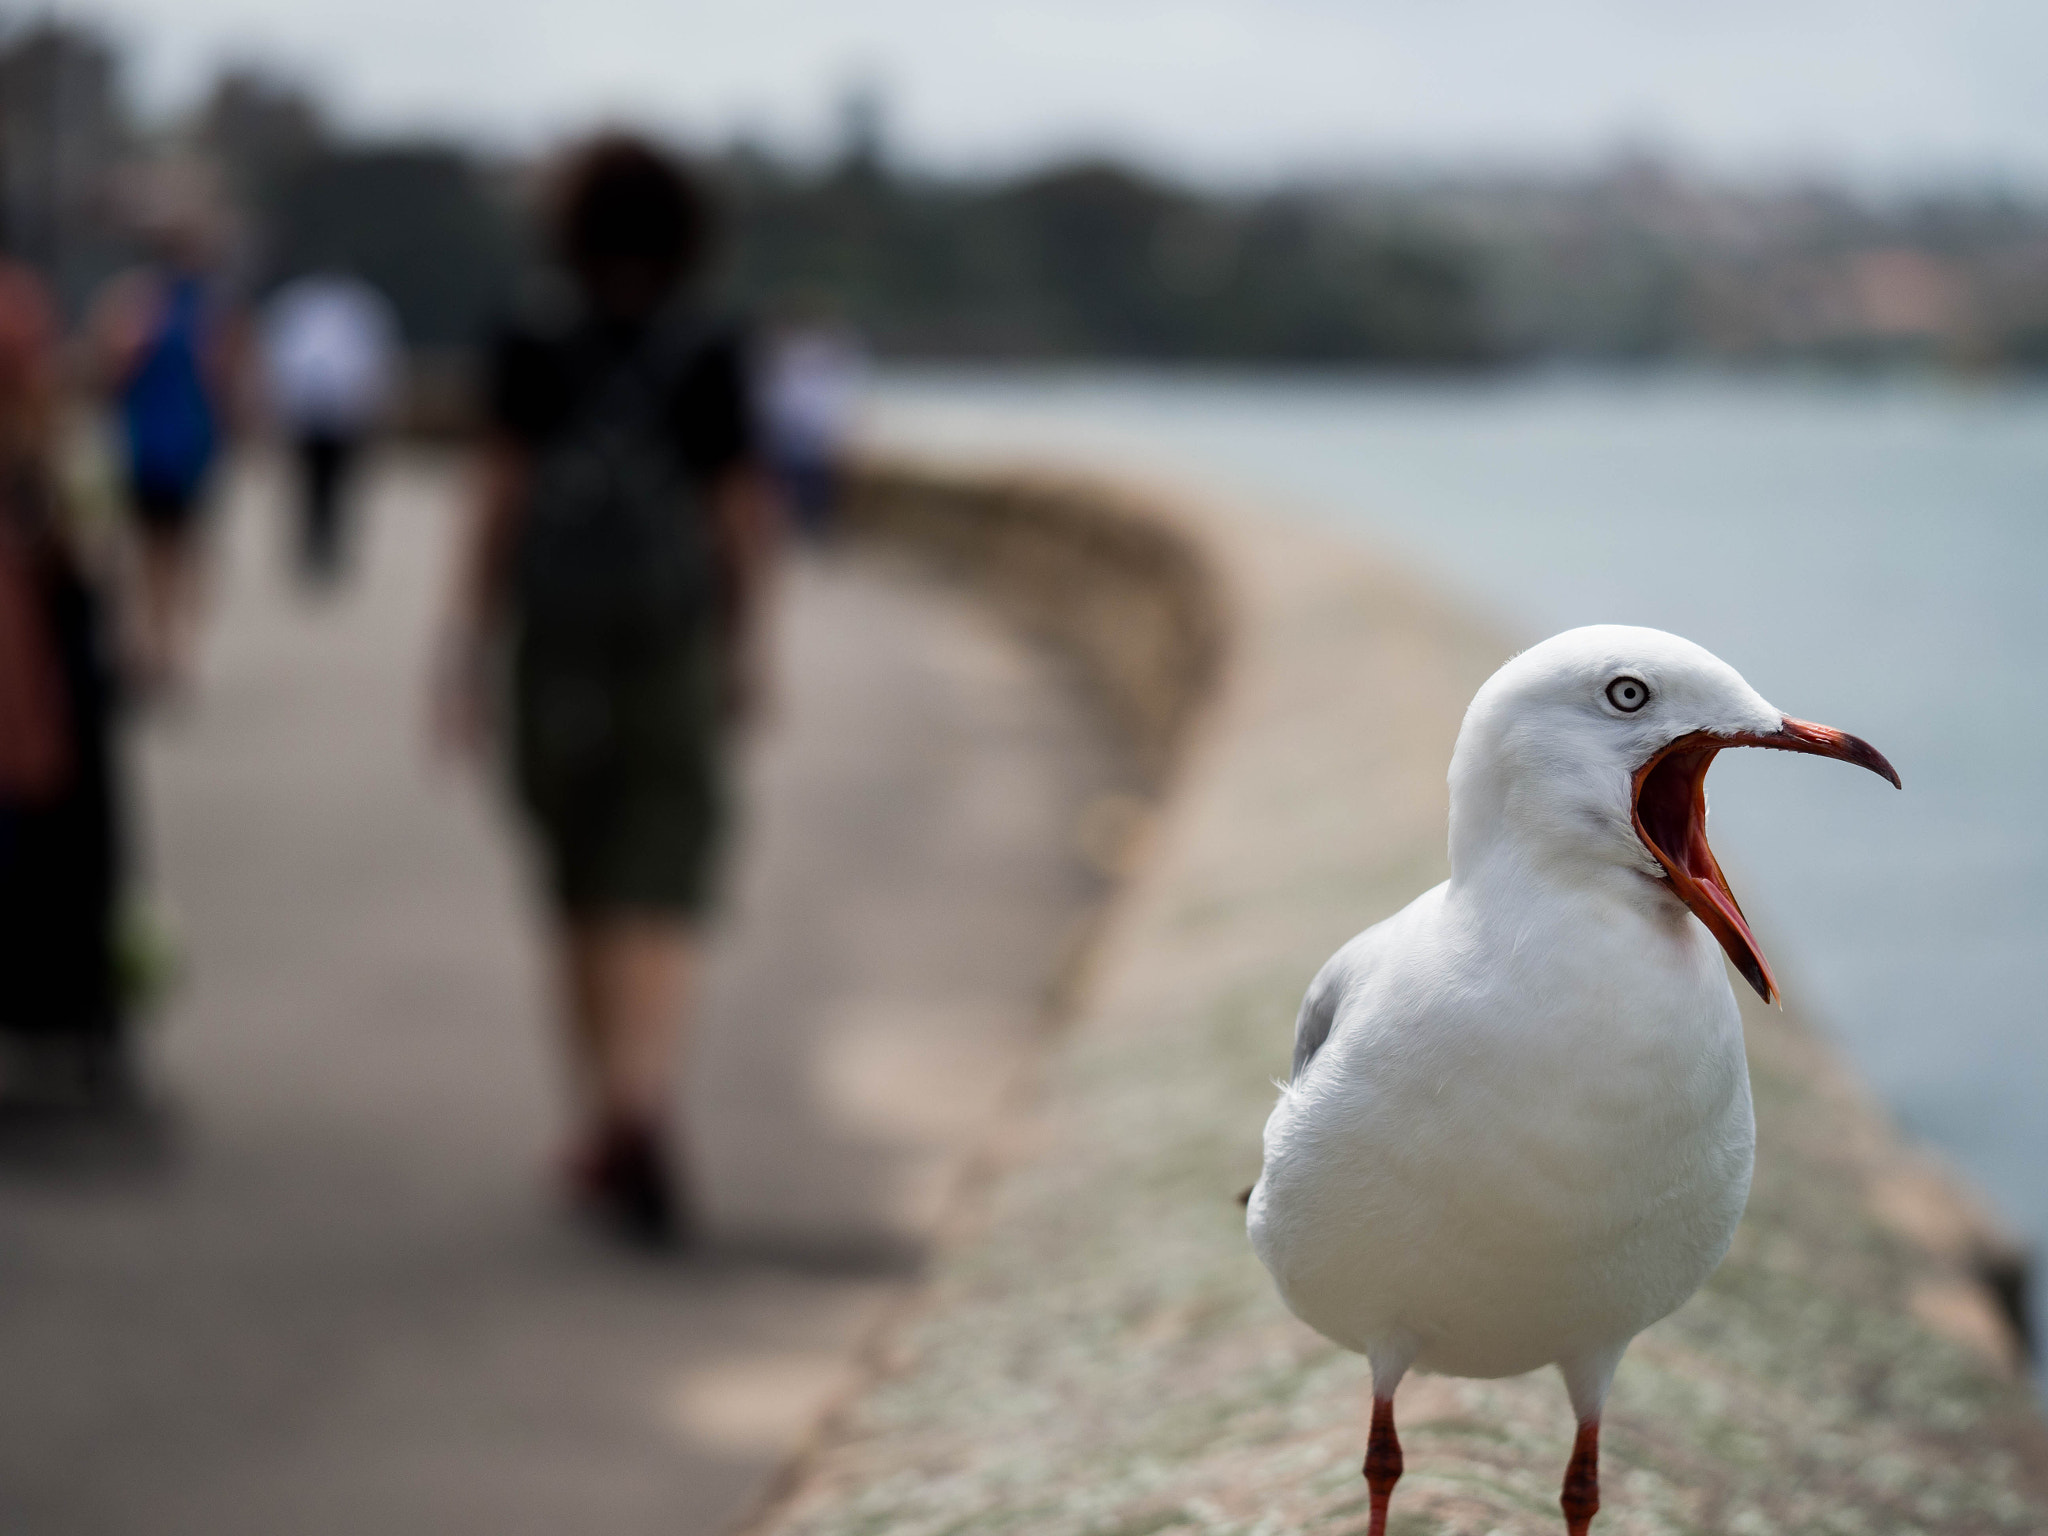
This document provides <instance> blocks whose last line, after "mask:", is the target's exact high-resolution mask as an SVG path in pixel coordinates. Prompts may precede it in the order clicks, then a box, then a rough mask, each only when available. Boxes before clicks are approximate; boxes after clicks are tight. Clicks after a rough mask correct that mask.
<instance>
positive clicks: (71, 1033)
mask: <svg viewBox="0 0 2048 1536" xmlns="http://www.w3.org/2000/svg"><path fill="white" fill-rule="evenodd" d="M54 344H55V325H54V322H53V319H52V317H51V313H50V308H49V305H48V303H47V301H46V299H45V297H44V295H43V292H42V289H41V286H40V284H39V283H38V282H37V280H36V279H35V278H34V277H33V276H32V275H30V274H29V273H28V272H27V271H26V270H25V269H22V268H19V267H13V266H9V265H5V264H0V1035H4V1036H5V1037H6V1040H7V1042H8V1044H9V1045H10V1047H12V1049H11V1050H10V1052H9V1056H10V1062H9V1065H10V1067H12V1068H13V1071H12V1072H11V1073H10V1078H11V1079H12V1081H10V1082H9V1084H8V1086H9V1088H10V1089H13V1090H15V1091H20V1090H21V1089H22V1088H23V1087H24V1086H27V1087H28V1088H29V1089H30V1090H31V1091H35V1092H38V1093H44V1094H47V1093H49V1092H52V1091H55V1092H57V1093H59V1094H61V1095H63V1096H67V1097H76V1096H79V1095H83V1096H84V1097H85V1098H86V1099H88V1100H96V1099H101V1098H105V1097H109V1096H112V1095H115V1094H117V1093H118V1091H119V1090H120V1089H122V1088H123V1087H125V1086H126V1083H127V1060H126V1054H125V1041H124V1039H123V1033H122V1010H121V999H120V992H119V986H118V983H117V975H116V963H115V921H116V910H117V895H118V892H119V885H120V837H119V827H118V821H117V817H116V815H115V805H116V801H115V794H114V787H115V786H114V762H113V749H112V730H111V721H112V715H113V702H114V700H113V688H112V680H111V675H110V670H109V667H108V665H107V662H106V656H105V653H104V648H103V646H102V644H101V625H100V614H99V609H98V604H97V601H96V597H95V594H94V592H93V589H92V588H91V586H90V585H89V584H88V583H87V581H86V580H85V578H84V576H83V574H82V572H81V570H80V568H79V565H78V563H77V562H76V560H75V559H74V558H73V557H72V554H71V550H70V548H69V546H68V544H67V542H66V538H65V529H64V527H63V519H62V517H61V514H60V507H59V505H58V492H57V475H56V472H55V464H54V458H55V452H56V449H55V422H54V409H55V407H54V400H53V398H52V395H53V389H52V371H53V366H52V360H53V353H54ZM24 1077H26V1078H28V1079H29V1081H28V1082H27V1083H26V1084H24V1083H23V1081H21V1079H23V1078H24Z"/></svg>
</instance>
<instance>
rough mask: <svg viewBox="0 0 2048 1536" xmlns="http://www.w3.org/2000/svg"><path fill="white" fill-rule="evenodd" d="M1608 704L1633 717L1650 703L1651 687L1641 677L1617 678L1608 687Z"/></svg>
mask: <svg viewBox="0 0 2048 1536" xmlns="http://www.w3.org/2000/svg"><path fill="white" fill-rule="evenodd" d="M1607 702H1608V703H1610V704H1612V705H1613V706H1614V707H1615V708H1616V709H1618V710H1620V711H1621V712H1622V713H1623V714H1624V715H1632V714H1634V713H1635V712H1636V711H1637V710H1639V709H1641V708H1642V707H1643V706H1644V705H1645V704H1647V703H1649V702H1650V685H1649V684H1648V683H1645V682H1644V681H1643V680H1642V679H1641V678H1639V677H1617V678H1616V679H1615V680H1614V681H1613V682H1611V683H1609V684H1608V685H1607Z"/></svg>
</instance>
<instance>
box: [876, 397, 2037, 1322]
mask: <svg viewBox="0 0 2048 1536" xmlns="http://www.w3.org/2000/svg"><path fill="white" fill-rule="evenodd" d="M874 417H875V426H876V429H877V432H878V434H879V435H880V436H881V437H882V438H883V439H884V440H886V441H892V442H900V443H903V444H906V445H916V446H921V447H924V448H927V449H932V448H936V449H946V450H966V451H994V452H998V453H1010V454H1015V453H1041V452H1055V453H1058V454H1060V455H1062V456H1064V457H1066V458H1068V459H1070V460H1073V459H1080V460H1084V461H1097V462H1105V463H1110V464H1114V465H1117V466H1119V467H1124V468H1130V467H1138V468H1146V467H1150V468H1154V469H1157V470H1159V471H1162V472H1164V473H1166V474H1167V475H1170V476H1171V477H1173V478H1174V479H1176V480H1179V481H1181V482H1183V483H1189V482H1194V483H1198V484H1203V485H1205V486H1206V487H1208V488H1210V489H1213V490H1216V491H1220V492H1223V493H1226V494H1243V495H1246V496H1249V497H1252V498H1255V499H1257V500H1259V501H1261V502H1263V503H1265V504H1267V505H1277V506H1280V507H1282V508H1284V509H1286V510H1288V511H1290V512H1291V513H1292V514H1294V515H1298V516H1301V517H1306V518H1312V519H1315V520H1317V521H1319V522H1321V523H1323V524H1325V525H1327V526H1329V527H1332V528H1335V529H1338V530H1341V531H1344V532H1347V533H1353V534H1357V535H1359V536H1362V537H1363V538H1364V539H1366V540H1369V541H1370V542H1371V543H1372V544H1373V545H1374V546H1376V547H1378V548H1381V549H1387V550H1391V551H1393V552H1395V553H1396V554H1398V555H1400V556H1402V557H1403V558H1405V559H1406V560H1407V561H1408V562H1409V563H1410V564H1411V565H1412V566H1413V567H1415V568H1416V569H1418V570H1419V571H1421V572H1422V573H1424V574H1425V575H1427V576H1429V577H1431V578H1432V579H1434V580H1435V581H1436V582H1437V583H1438V584H1439V585H1440V586H1441V587H1442V588H1443V589H1444V590H1445V591H1446V592H1447V593H1449V594H1451V595H1452V596H1454V597H1457V598H1459V599H1462V600H1463V601H1465V602H1466V603H1467V604H1468V605H1470V606H1472V607H1474V608H1475V609H1477V610H1478V611H1480V612H1482V613H1484V614H1486V615H1488V616H1490V617H1491V618H1493V619H1494V621H1495V622H1496V623H1497V624H1499V625H1500V627H1501V628H1502V629H1503V631H1504V633H1506V634H1508V635H1509V636H1511V637H1514V638H1515V639H1516V640H1517V641H1518V642H1526V641H1530V640H1535V639H1540V638H1541V637H1542V636H1544V635H1546V634H1550V633H1553V632H1555V631H1557V630H1561V629H1565V628H1569V627H1571V626H1573V625H1577V624H1587V623H1596V622H1613V623H1629V624H1648V625H1654V626H1656V627H1657V628H1660V629H1668V630H1672V631H1675V632H1677V633H1679V634H1682V635H1685V636H1687V637H1689V638H1691V639H1693V640H1696V641H1698V642H1699V643H1700V644H1702V645H1704V646H1706V647H1707V648H1708V649H1709V650H1712V651H1714V652H1716V653H1718V654H1719V655H1720V656H1722V657H1723V658H1725V659H1726V660H1727V661H1729V662H1730V663H1732V664H1733V665H1734V666H1735V667H1736V668H1738V669H1739V670H1740V671H1741V672H1742V673H1743V674H1744V675H1745V676H1746V677H1747V678H1748V679H1749V680H1750V682H1751V683H1753V684H1754V685H1755V686H1756V687H1757V688H1758V689H1759V691H1761V692H1762V693H1763V695H1764V696H1765V697H1766V698H1768V699H1770V700H1771V701H1772V703H1774V704H1776V705H1777V706H1778V707H1779V708H1781V709H1783V710H1786V711H1787V712H1788V713H1791V714H1795V715H1800V716H1803V717H1805V718H1807V719H1811V720H1820V721H1824V722H1826V723H1827V724H1830V725H1837V726H1840V727H1842V728H1843V729H1845V730H1849V731H1853V732H1855V733H1856V734H1857V735H1860V736H1864V737H1866V738H1868V739H1869V740H1870V741H1871V742H1873V743H1875V744H1876V745H1877V746H1878V747H1879V748H1880V749H1881V750H1882V751H1884V752H1885V754H1886V755H1887V756H1889V757H1890V758H1891V760H1892V762H1893V763H1894V764H1895V765H1896V766H1897V767H1898V769H1899V772H1900V774H1901V776H1902V777H1903V778H1904V780H1905V784H1906V793H1904V794H1903V795H1901V794H1898V793H1896V792H1894V791H1893V790H1892V789H1891V788H1890V787H1889V786H1888V785H1886V784H1884V783H1882V782H1881V781H1879V780H1878V779H1877V778H1875V777H1874V776H1872V775H1869V774H1865V773H1861V772H1857V771H1855V770H1853V769H1850V768H1848V767H1846V766H1845V765H1841V764H1835V763H1829V762H1826V761H1824V760H1821V759H1815V758H1797V757H1791V756H1789V755H1786V754H1781V753H1766V752H1737V753H1730V754H1727V755H1725V756H1723V757H1722V758H1721V759H1720V762H1719V763H1718V764H1717V765H1716V767H1715V769H1714V775H1713V779H1712V788H1713V794H1714V843H1715V848H1716V850H1717V851H1718V852H1719V853H1720V855H1721V858H1722V862H1723V864H1724V866H1725V867H1727V868H1728V869H1729V871H1730V877H1731V880H1732V881H1733V882H1734V885H1735V888H1736V890H1737V892H1738V894H1739V895H1740V896H1741V897H1742V900H1743V904H1744V906H1745V907H1746V908H1747V909H1748V911H1749V913H1750V915H1751V917H1752V919H1754V920H1755V921H1756V926H1757V928H1758V930H1759V936H1760V937H1761V938H1762V940H1763V942H1764V948H1765V951H1766V953H1768V954H1770V955H1771V956H1772V961H1773V964H1774V966H1775V967H1776V969H1777V970H1778V973H1779V977H1780V979H1781V982H1782V983H1783V985H1784V986H1785V989H1786V991H1787V992H1788V993H1789V994H1790V995H1791V996H1793V997H1794V998H1795V999H1796V1000H1797V1001H1798V1002H1799V1003H1800V1004H1801V1006H1802V1008H1803V1010H1804V1011H1806V1012H1808V1013H1809V1014H1812V1015H1815V1016H1818V1017H1819V1018H1821V1019H1823V1020H1824V1021H1826V1022H1827V1024H1828V1025H1829V1026H1830V1027H1831V1028H1832V1029H1833V1030H1834V1031H1835V1033H1836V1034H1837V1035H1838V1037H1839V1038H1840V1039H1841V1040H1842V1041H1843V1042H1844V1044H1845V1046H1846V1048H1847V1049H1848V1051H1849V1052H1850V1054H1851V1055H1852V1057H1853V1058H1854V1060H1855V1061H1856V1063H1857V1065H1858V1066H1859V1067H1860V1068H1861V1070H1862V1071H1863V1073H1864V1074H1865V1075H1866V1077H1867V1078H1868V1079H1869V1080H1870V1081H1871V1082H1872V1083H1873V1084H1874V1085H1875V1086H1876V1088H1877V1090H1878V1092H1879V1093H1881V1094H1882V1095H1883V1097H1884V1098H1885V1099H1886V1100H1887V1101H1888V1102H1889V1103H1890V1105H1891V1106H1892V1108H1893V1110H1894V1112H1895V1113H1896V1115H1897V1117H1898V1118H1899V1119H1900V1120H1901V1121H1902V1122H1903V1123H1904V1124H1905V1126H1906V1127H1907V1128H1908V1129H1909V1130H1911V1131H1912V1132H1914V1133H1915V1134H1917V1135H1919V1136H1920V1137H1922V1138H1924V1139H1925V1140H1927V1141H1929V1142H1931V1143H1933V1144H1934V1145H1936V1146H1937V1147H1939V1148H1941V1149H1943V1150H1944V1151H1945V1152H1946V1153H1947V1154H1948V1155H1949V1157H1950V1158H1951V1159H1952V1160H1953V1161H1954V1162H1956V1163H1957V1164H1959V1165H1960V1166H1961V1167H1963V1168H1964V1169H1965V1170H1966V1171H1967V1172H1968V1173H1969V1174H1970V1175H1971V1176H1972V1177H1973V1178H1974V1179H1975V1180H1976V1182H1977V1183H1978V1185H1979V1187H1980V1188H1982V1189H1984V1190H1985V1191H1986V1192H1988V1193H1989V1195H1990V1196H1991V1198H1992V1199H1993V1201H1994V1202H1995V1203H1996V1205H1997V1206H1998V1207H1999V1208H2000V1210H2001V1211H2002V1212H2003V1214H2004V1215H2005V1217H2006V1218H2007V1219H2008V1220H2009V1221H2010V1222H2011V1223H2012V1224H2013V1225H2014V1226H2015V1227H2016V1228H2017V1229H2019V1230H2020V1231H2021V1232H2022V1233H2023V1234H2024V1235H2025V1236H2026V1237H2027V1238H2028V1239H2029V1240H2031V1241H2032V1242H2033V1243H2034V1245H2035V1246H2036V1250H2037V1252H2040V1251H2042V1250H2044V1249H2048V1008H2044V997H2048V389H2041V388H2032V387H2020V386H1966V385H1960V384H1951V383H1942V382H1938V381H1927V380H1897V379H1894V380H1883V381H1873V382H1851V381H1843V380H1840V379H1828V378H1801V377H1771V376H1763V377H1755V376H1735V377H1729V376H1719V375H1697V374H1669V375H1660V374H1642V375H1622V376H1617V375H1586V374H1568V373H1560V374H1538V375H1529V376H1521V377H1515V378H1509V379H1504V380H1491V381H1483V382H1472V381H1458V382H1443V383H1426V382H1425V383H1417V382H1412V381H1411V382H1394V381H1388V380H1381V379H1370V378H1356V377H1345V376H1330V375H1322V376H1299V375H1287V374H1277V375H1243V374H1184V373H1166V372H1148V371H1143V370H1122V369H1117V370H1096V369H1090V370H1078V371H1026V370H991V371H951V370H949V371H925V370H916V371H910V370H895V371H890V372H886V373H885V374H884V375H883V376H882V377H881V379H880V380H879V381H878V383H877V386H876V390H875V401H874ZM2044 1268H2048V1266H2044ZM2035 1316H2036V1317H2037V1318H2048V1275H2043V1274H2040V1273H2037V1276H2036V1293H2035Z"/></svg>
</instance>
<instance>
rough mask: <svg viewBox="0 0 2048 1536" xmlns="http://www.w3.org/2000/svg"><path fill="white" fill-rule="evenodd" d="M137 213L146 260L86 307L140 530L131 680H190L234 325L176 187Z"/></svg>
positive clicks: (194, 205) (191, 200)
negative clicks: (135, 675) (208, 499)
mask: <svg viewBox="0 0 2048 1536" xmlns="http://www.w3.org/2000/svg"><path fill="white" fill-rule="evenodd" d="M157 201H158V205H157V206H155V207H153V208H152V209H151V210H150V211H149V214H148V216H147V218H146V219H145V226H144V238H145V241H146V243H147V244H148V246H149V248H150V257H149V259H148V260H147V261H146V262H145V263H144V264H143V265H142V266H140V267H137V268H135V269H133V270H131V271H128V272H125V273H123V274H121V275H120V276H119V277H116V278H115V279H114V280H113V281H112V282H110V283H109V284H108V285H107V287H106V289H105V290H104V291H103V292H102V294H101V295H100V297H99V299H98V300H97V301H96V303H95V304H94V307H93V314H92V318H91V323H90V335H91V341H92V350H93V361H94V364H95V370H96V373H97V376H98V379H99V382H100V384H101V386H102V388H103V390H104V391H105V393H106V396H107V398H108V400H109V402H110V404H111V405H112V406H113V409H114V413H115V415H116V417H117V418H118V423H119V433H120V438H121V444H122V448H123V450H124V458H125V465H126V469H127V480H128V495H129V501H130V509H131V512H132V514H133V516H134V518H135V521H136V525H137V528H138V530H139V532H140V534H141V554H142V559H141V583H140V591H139V593H138V594H137V596H138V603H137V613H136V616H135V617H136V621H137V635H136V640H137V642H138V651H139V654H138V656H137V662H138V670H139V673H140V677H141V681H142V682H143V683H144V684H145V685H146V686H148V687H150V688H152V689H173V690H174V689H178V688H181V687H182V686H183V685H185V684H186V683H188V682H189V681H190V679H191V675H192V668H193V662H194V658H195V655H196V651H197V646H198V632H199V621H200V613H201V607H202V602H203V595H204V594H203V590H202V578H203V571H202V567H201V560H202V555H203V550H202V547H201V537H200V534H201V529H200V527H199V523H200V518H201V515H202V513H203V511H204V505H205V503H204V499H203V498H204V495H205V491H206V486H207V478H208V474H209V472H210V471H211V470H212V468H213V465H214V460H215V457H216V454H217V452H218V450H219V448H220V445H221V441H222V438H223V437H224V436H225V433H226V427H227V420H228V414H229V412H228V406H229V401H230V399H231V397H232V384H233V372H234V364H235V352H236V350H237V348H236V345H235V335H234V321H233V316H232V312H231V311H230V309H229V307H228V305H227V303H226V301H225V298H224V296H223V294H222V291H221V287H220V284H219V283H218V281H217V280H216V279H215V277H214V275H213V272H212V253H213V247H214V244H215V240H214V231H213V228H212V226H211V223H210V221H209V219H208V217H207V215H206V213H205V211H204V209H203V207H202V205H201V203H200V202H199V200H198V197H197V194H195V193H192V192H190V191H188V190H185V189H183V188H182V187H180V186H178V185H177V184H175V183H173V184H169V187H168V190H166V191H164V192H163V193H162V195H161V196H160V197H159V198H158V200H157Z"/></svg>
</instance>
